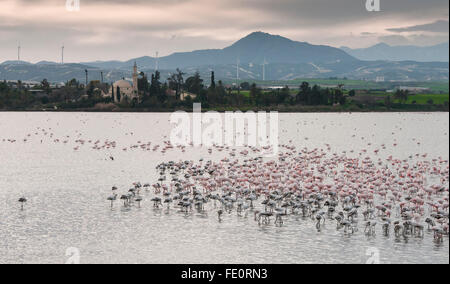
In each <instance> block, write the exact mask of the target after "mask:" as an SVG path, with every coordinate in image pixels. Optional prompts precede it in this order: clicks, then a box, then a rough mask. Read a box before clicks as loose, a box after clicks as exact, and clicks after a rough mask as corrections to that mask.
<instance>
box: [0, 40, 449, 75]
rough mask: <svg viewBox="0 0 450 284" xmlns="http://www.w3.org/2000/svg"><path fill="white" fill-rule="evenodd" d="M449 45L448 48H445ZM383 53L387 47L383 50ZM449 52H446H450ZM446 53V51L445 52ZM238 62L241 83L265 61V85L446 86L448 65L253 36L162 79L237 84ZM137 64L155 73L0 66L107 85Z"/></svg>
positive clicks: (125, 65)
mask: <svg viewBox="0 0 450 284" xmlns="http://www.w3.org/2000/svg"><path fill="white" fill-rule="evenodd" d="M447 45H448V44H447ZM381 47H383V45H381ZM447 48H448V47H447ZM447 53H448V49H447ZM238 59H239V62H240V65H239V77H240V79H242V80H262V79H263V66H262V64H263V63H264V60H266V62H267V64H266V66H265V72H266V79H267V80H290V79H297V78H329V77H340V78H342V77H347V78H348V79H368V80H375V79H376V78H377V77H384V78H385V80H387V81H392V80H395V81H429V80H432V81H444V80H445V81H448V79H449V66H448V63H447V62H418V61H411V60H410V61H387V60H376V61H371V60H360V59H357V58H355V57H353V56H351V55H349V54H348V53H347V52H345V51H344V50H342V49H338V48H334V47H330V46H324V45H312V44H309V43H306V42H297V41H292V40H290V39H287V38H284V37H281V36H277V35H270V34H267V33H262V32H256V33H252V34H250V35H248V36H246V37H244V38H242V39H241V40H239V41H237V42H235V43H234V44H232V45H231V46H228V47H226V48H224V49H207V50H197V51H192V52H179V53H174V54H171V55H169V56H165V57H161V58H159V59H158V66H159V70H160V71H161V73H162V74H161V78H162V79H163V80H164V79H166V78H168V76H170V73H173V72H174V71H175V70H176V68H180V69H181V70H182V71H183V72H185V73H186V76H189V75H191V74H194V73H195V72H200V74H201V75H202V77H203V78H208V77H209V73H210V72H211V71H212V70H214V71H215V73H216V79H217V80H224V81H228V82H229V81H234V80H236V73H237V72H236V63H237V60H238ZM134 62H136V63H137V65H138V68H139V71H141V72H144V73H147V74H149V73H152V72H154V70H155V65H156V58H153V57H149V56H143V57H138V58H133V59H130V60H128V61H94V62H85V63H80V64H76V63H74V64H57V63H52V62H43V63H40V64H15V63H14V62H13V61H11V62H7V63H4V64H2V65H0V80H4V79H6V80H23V81H25V80H28V81H31V80H32V81H40V80H42V79H44V78H45V79H47V80H49V81H51V82H65V81H67V80H70V79H72V78H75V79H77V80H80V81H81V82H84V81H85V72H84V70H85V69H87V70H88V71H89V79H90V80H98V79H100V77H101V76H100V74H101V72H103V78H104V80H105V81H106V82H113V81H116V80H118V79H122V78H126V79H130V77H131V72H132V67H133V65H134Z"/></svg>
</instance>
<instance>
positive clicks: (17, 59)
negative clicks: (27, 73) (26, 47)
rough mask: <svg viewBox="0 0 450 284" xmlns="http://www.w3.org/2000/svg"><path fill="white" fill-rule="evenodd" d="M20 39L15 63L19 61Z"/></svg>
mask: <svg viewBox="0 0 450 284" xmlns="http://www.w3.org/2000/svg"><path fill="white" fill-rule="evenodd" d="M20 48H21V47H20V41H19V45H18V46H17V63H19V62H20Z"/></svg>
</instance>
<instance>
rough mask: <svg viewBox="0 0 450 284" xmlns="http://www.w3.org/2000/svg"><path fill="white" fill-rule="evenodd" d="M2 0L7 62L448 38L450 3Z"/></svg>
mask: <svg viewBox="0 0 450 284" xmlns="http://www.w3.org/2000/svg"><path fill="white" fill-rule="evenodd" d="M380 1H381V10H382V11H380V12H368V11H367V10H366V3H365V2H366V0H80V4H81V5H80V11H79V12H71V11H68V10H67V9H66V0H0V62H2V61H5V60H15V59H17V44H18V42H19V41H20V43H21V46H22V52H21V54H22V56H21V59H22V60H26V61H31V62H37V61H41V60H49V61H59V60H60V47H61V46H62V44H64V45H65V57H66V62H80V61H93V60H111V59H116V60H127V59H130V58H134V57H139V56H144V55H150V56H154V54H155V52H156V51H159V53H160V55H162V56H164V55H168V54H170V53H172V52H177V51H191V50H196V49H207V48H223V47H226V46H228V45H230V44H232V43H233V42H235V41H237V40H239V39H240V38H242V37H244V36H246V35H247V34H249V33H251V32H254V31H264V32H268V33H272V34H278V35H282V36H285V37H288V38H290V39H293V40H298V41H307V42H310V43H313V44H325V45H331V46H335V47H340V46H344V45H345V46H348V47H352V48H358V47H368V46H370V45H373V44H376V43H378V42H386V43H388V44H392V45H401V44H403V45H404V44H414V45H432V44H437V43H441V42H446V41H448V36H449V30H448V18H449V14H448V10H449V2H448V0H426V1H425V0H380Z"/></svg>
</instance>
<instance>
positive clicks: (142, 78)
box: [138, 72, 150, 94]
mask: <svg viewBox="0 0 450 284" xmlns="http://www.w3.org/2000/svg"><path fill="white" fill-rule="evenodd" d="M149 89H150V85H149V83H148V78H147V75H145V74H144V72H141V73H140V74H139V78H138V91H139V92H143V93H144V94H145V93H147V92H148V91H149Z"/></svg>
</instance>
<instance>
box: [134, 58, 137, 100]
mask: <svg viewBox="0 0 450 284" xmlns="http://www.w3.org/2000/svg"><path fill="white" fill-rule="evenodd" d="M133 92H134V94H135V95H136V96H137V94H138V73H137V64H136V61H135V62H134V67H133Z"/></svg>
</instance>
